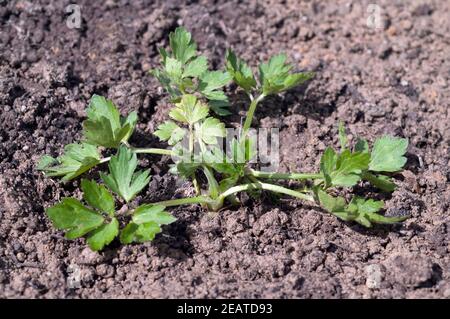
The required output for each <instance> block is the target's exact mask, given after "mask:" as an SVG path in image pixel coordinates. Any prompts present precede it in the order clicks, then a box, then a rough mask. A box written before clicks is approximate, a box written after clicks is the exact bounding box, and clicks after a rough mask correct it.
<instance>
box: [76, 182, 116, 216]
mask: <svg viewBox="0 0 450 319" xmlns="http://www.w3.org/2000/svg"><path fill="white" fill-rule="evenodd" d="M81 189H82V190H83V198H84V200H85V201H86V203H88V204H89V205H90V206H91V207H92V208H95V209H97V210H99V211H101V212H105V213H108V214H109V215H110V216H114V208H115V207H114V198H113V197H112V195H111V193H110V192H108V190H107V189H106V187H105V186H103V185H99V184H97V183H96V182H94V181H89V180H87V179H83V180H81Z"/></svg>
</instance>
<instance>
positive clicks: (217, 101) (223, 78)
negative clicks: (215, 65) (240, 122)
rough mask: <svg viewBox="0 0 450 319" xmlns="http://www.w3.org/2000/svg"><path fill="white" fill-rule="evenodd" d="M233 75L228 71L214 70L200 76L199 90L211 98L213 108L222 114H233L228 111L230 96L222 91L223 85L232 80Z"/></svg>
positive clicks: (210, 103)
mask: <svg viewBox="0 0 450 319" xmlns="http://www.w3.org/2000/svg"><path fill="white" fill-rule="evenodd" d="M231 79H232V77H231V75H230V74H229V73H228V72H222V71H212V72H205V73H203V75H202V76H201V77H200V83H199V86H198V90H199V92H200V93H201V94H202V95H203V96H204V97H206V98H207V99H208V100H209V105H210V107H211V109H212V110H213V111H214V113H216V114H217V115H220V116H225V115H229V114H231V113H230V112H229V111H228V107H229V101H228V97H227V96H226V95H225V93H224V92H223V91H222V87H224V86H225V85H227V84H228V83H229V82H230V81H231Z"/></svg>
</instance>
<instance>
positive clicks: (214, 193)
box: [203, 165, 219, 199]
mask: <svg viewBox="0 0 450 319" xmlns="http://www.w3.org/2000/svg"><path fill="white" fill-rule="evenodd" d="M203 172H204V173H205V176H206V179H207V180H208V191H209V196H211V198H212V199H216V198H217V197H218V196H219V184H218V183H217V180H216V178H215V177H214V174H213V172H212V171H211V169H210V168H209V167H208V166H206V165H204V166H203Z"/></svg>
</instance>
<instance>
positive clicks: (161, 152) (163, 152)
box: [130, 147, 175, 156]
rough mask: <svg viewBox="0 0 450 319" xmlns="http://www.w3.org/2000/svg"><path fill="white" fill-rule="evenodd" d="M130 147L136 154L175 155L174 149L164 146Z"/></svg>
mask: <svg viewBox="0 0 450 319" xmlns="http://www.w3.org/2000/svg"><path fill="white" fill-rule="evenodd" d="M130 149H131V150H132V151H133V152H134V153H136V154H157V155H169V156H172V155H175V153H174V152H173V151H172V150H167V149H163V148H135V147H130Z"/></svg>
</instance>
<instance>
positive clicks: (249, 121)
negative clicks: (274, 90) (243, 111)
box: [241, 94, 266, 138]
mask: <svg viewBox="0 0 450 319" xmlns="http://www.w3.org/2000/svg"><path fill="white" fill-rule="evenodd" d="M265 97H266V96H265V95H264V94H261V95H260V96H258V97H257V98H256V99H253V100H252V102H251V103H250V107H249V109H248V111H247V117H246V118H245V122H244V127H243V129H242V136H241V137H242V138H243V137H245V136H246V135H247V133H248V131H249V130H250V126H252V121H253V116H254V115H255V110H256V107H257V106H258V103H259V102H261V101H262V100H263V99H264V98H265Z"/></svg>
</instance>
